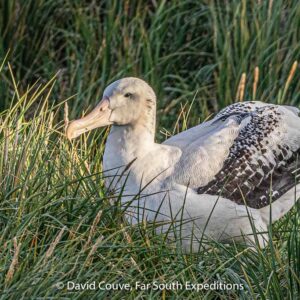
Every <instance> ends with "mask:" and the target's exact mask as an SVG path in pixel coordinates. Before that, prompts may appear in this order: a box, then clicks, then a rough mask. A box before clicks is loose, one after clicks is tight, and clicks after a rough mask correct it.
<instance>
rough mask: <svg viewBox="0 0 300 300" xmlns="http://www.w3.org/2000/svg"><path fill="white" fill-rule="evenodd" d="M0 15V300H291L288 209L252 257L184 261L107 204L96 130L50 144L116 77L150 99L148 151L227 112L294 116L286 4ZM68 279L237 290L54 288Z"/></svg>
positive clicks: (294, 224) (293, 26) (294, 19)
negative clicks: (256, 105) (281, 110)
mask: <svg viewBox="0 0 300 300" xmlns="http://www.w3.org/2000/svg"><path fill="white" fill-rule="evenodd" d="M0 14H1V16H2V17H1V18H0V32H1V35H0V57H1V61H2V58H4V57H5V56H6V54H7V51H8V50H9V49H10V51H9V54H8V57H7V60H8V61H9V64H8V63H7V62H4V63H3V64H2V63H1V64H0V66H1V68H0V69H1V73H0V78H1V80H0V97H1V101H0V105H1V109H2V112H1V113H0V187H1V188H0V232H1V234H0V299H19V298H21V299H22V298H31V299H34V298H38V297H44V298H46V297H52V298H53V297H54V298H66V299H70V298H72V299H73V298H75V299H86V298H94V299H99V298H101V299H103V298H107V299H120V298H122V297H126V298H130V299H136V298H140V299H143V298H154V299H156V298H162V299H168V298H179V299H217V298H218V299H228V298H233V299H235V298H240V299H249V298H250V299H251V298H259V299H297V298H299V294H300V267H299V266H300V261H299V260H300V246H299V245H300V243H299V240H300V233H299V232H300V227H299V226H300V224H299V205H298V206H297V207H295V208H294V209H293V211H292V212H291V213H289V214H288V215H287V216H286V217H284V218H283V219H282V220H280V221H279V222H277V223H276V224H275V225H274V226H272V227H271V228H270V229H269V231H270V232H269V235H270V245H269V246H268V247H267V248H266V249H264V250H261V249H259V247H256V246H254V247H255V248H256V251H253V250H252V249H249V248H245V247H244V246H243V245H224V244H220V243H218V242H215V241H211V242H210V246H211V247H210V248H209V249H206V250H201V251H199V253H195V254H183V253H182V252H181V250H180V248H179V247H177V246H176V245H174V244H170V243H168V242H167V241H166V239H165V237H164V236H163V235H157V234H155V233H154V230H153V227H152V226H148V225H146V224H141V225H140V226H136V227H130V226H128V225H127V224H126V223H124V220H123V211H122V209H121V208H120V206H118V205H112V204H111V203H112V202H113V201H115V200H117V199H115V198H114V196H112V195H110V194H107V193H106V191H105V189H104V187H103V180H104V178H105V174H103V172H102V167H101V159H102V155H103V149H104V143H105V138H106V136H107V130H106V129H103V130H98V131H97V132H92V133H90V134H88V135H86V136H82V137H81V138H80V139H79V140H78V141H77V142H76V143H75V144H71V143H69V142H68V141H67V140H66V139H65V137H64V134H63V131H64V126H65V123H66V122H67V121H68V117H67V116H66V117H65V120H64V119H63V114H64V111H66V110H67V109H66V108H65V104H64V102H66V101H68V106H69V110H68V111H69V114H70V115H69V118H70V119H72V118H73V117H74V116H75V114H76V115H77V116H78V115H79V114H80V113H81V111H82V110H83V109H85V110H86V109H88V107H89V106H93V105H94V104H95V103H96V102H97V101H98V100H99V98H100V97H101V94H102V91H103V88H104V86H105V85H106V84H107V83H108V82H109V81H112V80H114V79H116V78H119V77H121V76H125V75H126V76H127V75H136V76H139V77H143V78H145V79H146V80H148V81H149V82H150V84H151V85H152V86H153V87H154V88H155V90H156V91H157V93H158V98H159V106H160V110H159V119H160V124H159V128H160V129H161V133H159V134H158V135H157V139H158V140H163V139H164V136H165V135H166V136H168V135H170V134H174V133H176V132H178V131H181V130H183V129H185V128H188V127H190V126H192V125H195V124H197V123H198V122H199V120H204V119H205V118H208V117H209V116H210V115H211V114H212V113H214V112H215V111H216V110H218V109H220V108H222V107H223V106H225V105H227V104H230V103H232V102H234V101H238V100H240V101H241V100H243V101H245V100H247V99H251V98H252V97H256V99H259V100H262V101H268V102H274V103H286V104H292V105H298V104H299V91H300V89H299V87H300V86H299V84H300V83H299V82H300V81H299V73H300V72H299V70H297V63H296V61H297V60H298V59H299V51H300V44H299V26H298V25H299V17H300V10H299V5H298V3H297V1H229V2H227V3H226V4H224V3H223V2H220V1H200V2H199V1H195V0H188V1H176V0H175V1H148V2H145V1H139V0H135V1H130V3H129V2H127V1H124V2H120V1H103V2H101V4H100V5H96V4H95V2H93V1H92V2H85V1H77V0H76V1H65V0H60V1H44V0H38V1H33V0H30V1H26V3H23V2H22V3H21V2H20V1H17V0H12V1H2V2H1V3H0ZM58 69H60V72H59V73H58V74H57V75H56V76H54V74H56V73H57V71H58ZM51 78H52V79H51ZM195 91H197V92H195ZM75 93H76V94H75ZM71 95H73V96H72V97H71V98H70V99H68V97H70V96H71ZM236 95H237V99H236V97H235V96H236ZM63 99H65V100H63ZM162 128H165V129H162ZM69 280H71V281H75V282H80V283H85V282H93V281H96V282H100V281H102V280H104V281H106V282H109V283H130V284H131V285H132V286H134V285H135V282H136V281H141V282H144V283H151V282H153V281H158V282H161V283H162V282H174V281H179V282H181V283H183V284H184V283H185V282H188V281H189V282H193V283H213V282H214V281H222V282H227V283H231V284H243V286H244V289H243V290H232V291H224V290H220V289H219V290H200V291H186V290H185V289H183V290H173V291H168V290H164V291H154V290H148V291H143V290H133V291H132V292H131V294H130V295H129V293H128V292H124V291H120V290H119V291H114V292H111V291H102V290H96V291H91V290H90V291H89V290H86V291H76V292H75V291H67V290H66V288H63V289H58V288H57V286H56V284H57V283H59V282H63V283H66V282H67V281H69Z"/></svg>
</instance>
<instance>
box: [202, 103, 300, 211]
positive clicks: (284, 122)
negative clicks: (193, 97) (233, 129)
mask: <svg viewBox="0 0 300 300" xmlns="http://www.w3.org/2000/svg"><path fill="white" fill-rule="evenodd" d="M247 113H249V117H247V118H246V119H245V118H244V116H245V114H247ZM233 117H235V118H236V119H239V118H240V119H241V120H240V122H241V125H240V129H239V133H238V135H237V136H236V138H235V139H234V141H233V143H232V145H231V146H230V148H229V154H228V156H227V157H226V158H225V159H224V161H223V165H222V168H221V169H220V170H219V171H218V172H217V173H216V174H215V175H214V178H213V179H212V180H210V182H208V184H206V185H200V186H199V187H198V189H197V192H198V193H199V194H211V195H220V196H222V197H224V198H227V199H230V200H232V201H234V202H236V203H237V204H245V203H246V204H247V205H248V206H249V207H253V208H262V207H265V206H267V205H269V204H270V202H273V201H275V200H277V199H279V198H280V197H281V196H282V195H283V194H285V193H286V192H287V191H289V190H290V189H292V188H293V187H294V186H295V185H296V184H297V182H298V173H299V175H300V170H299V167H300V162H299V161H298V160H299V159H300V158H298V155H299V154H300V118H299V110H298V109H297V108H293V107H286V106H277V105H262V104H260V103H259V102H258V103H257V102H245V103H237V104H233V105H231V106H229V107H228V108H226V109H224V110H223V111H221V112H220V113H219V114H218V115H217V116H216V118H215V119H216V120H215V122H219V121H221V120H224V121H225V120H227V119H228V118H233ZM243 120H244V121H243ZM211 159H214V154H213V153H211Z"/></svg>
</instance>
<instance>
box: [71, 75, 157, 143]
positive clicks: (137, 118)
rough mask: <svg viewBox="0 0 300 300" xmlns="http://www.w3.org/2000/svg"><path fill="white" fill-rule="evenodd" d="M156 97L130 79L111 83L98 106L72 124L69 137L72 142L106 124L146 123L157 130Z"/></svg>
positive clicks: (144, 85)
mask: <svg viewBox="0 0 300 300" xmlns="http://www.w3.org/2000/svg"><path fill="white" fill-rule="evenodd" d="M155 108H156V96H155V93H154V91H153V89H152V88H151V87H150V86H149V85H148V84H147V83H146V82H145V81H143V80H141V79H138V78H134V77H127V78H123V79H120V80H117V81H115V82H113V83H111V84H110V85H109V86H108V87H107V88H106V89H105V90H104V93H103V97H102V100H101V101H100V102H99V104H98V105H97V106H96V107H95V108H94V109H93V110H92V111H91V112H90V113H89V114H88V115H86V116H85V117H83V118H81V119H78V120H75V121H72V122H71V123H70V125H69V126H68V128H67V131H66V134H67V137H68V138H69V139H73V138H76V137H78V136H79V135H81V134H82V133H84V132H87V131H90V130H92V129H94V128H98V127H103V126H107V125H118V126H122V125H134V124H137V123H141V124H143V125H144V126H145V127H148V128H149V130H152V128H153V127H155Z"/></svg>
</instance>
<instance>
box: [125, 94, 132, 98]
mask: <svg viewBox="0 0 300 300" xmlns="http://www.w3.org/2000/svg"><path fill="white" fill-rule="evenodd" d="M131 96H132V94H131V93H126V94H125V95H124V97H126V98H130V97H131Z"/></svg>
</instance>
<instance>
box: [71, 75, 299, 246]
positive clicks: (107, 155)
mask: <svg viewBox="0 0 300 300" xmlns="http://www.w3.org/2000/svg"><path fill="white" fill-rule="evenodd" d="M299 113H300V111H299V109H298V108H295V107H291V106H280V105H274V104H267V103H263V102H258V101H249V102H241V103H234V104H232V105H230V106H228V107H226V108H224V109H223V110H222V111H221V112H219V113H218V114H217V115H216V116H215V117H214V118H213V119H212V120H210V121H207V122H203V123H201V124H200V125H198V126H196V127H193V128H191V129H188V130H186V131H183V132H181V133H179V134H177V135H175V136H173V137H171V138H169V139H167V140H166V141H165V142H163V143H162V144H158V143H155V141H154V137H155V121H156V95H155V93H154V91H153V89H152V88H151V87H150V86H149V85H148V84H147V83H146V82H145V81H143V80H141V79H138V78H134V77H128V78H123V79H121V80H118V81H115V82H113V83H111V84H110V85H109V86H108V87H107V88H106V89H105V90H104V93H103V99H102V100H101V101H100V103H99V104H98V105H97V106H96V107H95V108H94V110H92V112H90V113H89V114H88V115H86V116H85V117H83V118H81V119H78V120H75V121H72V122H71V123H70V124H69V126H68V128H67V131H66V134H67V137H68V138H69V139H72V138H75V137H78V136H79V135H80V134H82V133H84V132H87V131H90V130H92V129H94V128H98V127H103V126H108V125H112V126H111V129H110V133H109V136H108V138H107V142H106V147H105V152H104V157H103V170H104V172H105V174H106V175H109V176H107V177H106V182H105V185H106V187H107V188H108V189H110V190H112V191H113V190H117V189H122V199H121V201H122V204H124V206H126V205H127V209H126V216H127V220H128V222H130V223H131V224H137V223H139V222H141V221H156V222H161V221H162V222H165V224H164V225H162V226H161V227H158V228H160V229H158V230H162V231H167V230H168V226H170V225H166V224H167V223H168V222H169V223H173V225H174V223H175V222H177V221H180V222H179V223H180V226H177V227H175V228H176V229H175V233H176V231H179V230H180V236H181V242H182V245H183V247H184V248H185V249H190V247H191V249H192V250H193V251H197V249H198V246H199V243H198V241H199V240H200V239H202V238H203V236H204V235H205V236H209V237H210V238H213V239H216V240H219V241H228V240H231V239H233V240H236V241H244V240H246V242H247V243H249V244H252V243H253V242H254V240H255V238H254V235H253V230H254V228H255V230H256V231H257V232H260V234H258V235H257V237H258V241H259V244H260V246H262V247H264V246H265V245H266V244H267V240H268V235H267V234H266V231H267V226H268V225H269V224H270V223H272V222H274V221H276V220H278V219H279V218H281V217H282V216H283V215H285V214H286V213H287V212H288V211H289V210H290V209H291V208H292V206H293V205H294V204H295V203H296V201H297V200H298V198H299V197H300V184H299V180H298V171H300V169H299V164H300V163H298V154H299V153H300V117H299V116H300V114H299ZM299 173H300V172H299ZM135 195H139V196H138V197H137V196H135ZM128 203H130V204H128ZM263 232H264V233H263ZM173 235H174V233H173ZM245 237H246V238H245Z"/></svg>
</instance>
